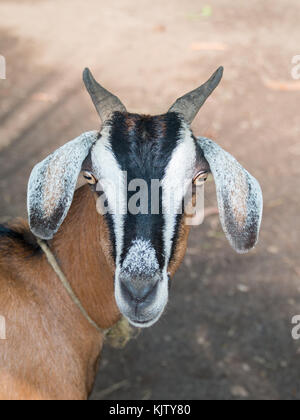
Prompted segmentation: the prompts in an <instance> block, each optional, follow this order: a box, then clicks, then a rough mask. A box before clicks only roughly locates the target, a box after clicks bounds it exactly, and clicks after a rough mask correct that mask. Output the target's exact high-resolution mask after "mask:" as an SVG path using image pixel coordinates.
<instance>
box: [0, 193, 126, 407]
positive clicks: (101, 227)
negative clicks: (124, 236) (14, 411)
mask: <svg viewBox="0 0 300 420" xmlns="http://www.w3.org/2000/svg"><path fill="white" fill-rule="evenodd" d="M107 235H109V233H108V230H107V227H106V225H105V222H104V220H103V218H101V217H100V216H99V214H98V213H97V212H96V209H95V200H94V198H93V195H92V194H91V193H90V191H89V188H88V187H83V188H81V189H79V190H77V192H76V193H75V197H74V201H73V204H72V206H71V209H70V212H69V214H68V217H67V219H66V220H65V222H64V224H63V225H62V227H61V230H60V232H59V233H58V234H57V235H56V236H55V238H54V239H53V240H52V241H51V242H50V246H51V249H52V250H53V251H54V253H55V255H56V257H57V258H58V261H59V263H60V264H61V267H62V269H63V271H64V272H65V273H66V275H67V277H68V280H69V281H70V283H71V285H72V287H73V290H74V291H75V293H76V294H77V296H78V297H79V298H80V300H81V302H82V304H83V305H84V307H85V308H87V310H88V312H89V314H90V316H92V317H93V319H94V320H95V321H96V322H97V323H98V325H100V326H101V327H103V328H109V327H110V326H112V325H113V324H115V323H116V322H117V320H118V319H119V317H120V314H119V311H118V309H117V306H116V304H115V299H114V290H113V275H114V266H113V262H112V263H111V265H109V264H108V263H107V261H109V258H110V257H109V254H110V250H109V243H110V242H109V240H108V236H107ZM0 314H1V316H3V317H4V318H5V320H6V331H7V334H6V335H7V336H6V340H0V399H2V400H3V399H21V400H23V399H34V400H38V399H42V400H44V399H50V400H51V399H86V398H87V397H88V395H89V393H90V392H91V390H92V386H93V383H94V379H95V375H96V372H97V366H98V360H99V356H100V353H101V348H102V344H103V337H101V335H100V334H99V333H98V332H97V331H96V330H95V329H94V328H93V327H92V326H91V325H90V324H89V323H88V322H87V321H86V319H85V318H84V317H83V316H82V314H81V313H80V311H79V310H78V308H77V307H76V305H75V304H74V303H73V302H72V301H71V299H70V297H69V296H68V294H67V293H66V291H65V290H64V288H63V286H62V284H61V283H60V280H59V279H58V277H57V275H56V274H55V273H54V271H53V269H52V268H51V267H50V266H49V264H48V262H47V259H46V257H45V255H44V254H43V253H42V252H41V250H40V249H39V247H38V245H37V244H36V241H35V238H34V236H33V235H32V234H31V233H30V230H29V227H28V225H27V223H25V222H18V223H17V224H16V225H15V226H11V230H10V229H6V230H5V231H4V230H3V229H2V235H1V237H0Z"/></svg>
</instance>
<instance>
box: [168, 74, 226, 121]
mask: <svg viewBox="0 0 300 420" xmlns="http://www.w3.org/2000/svg"><path fill="white" fill-rule="evenodd" d="M223 71H224V68H223V67H219V68H218V70H217V71H216V72H215V73H214V74H213V75H212V76H211V78H210V79H209V80H208V81H207V82H206V83H204V85H202V86H200V87H198V88H197V89H195V90H192V91H191V92H189V93H187V94H186V95H184V96H182V97H181V98H178V99H177V101H176V102H175V103H174V104H173V105H172V106H171V108H170V109H169V111H168V112H178V113H180V114H182V115H183V116H184V119H185V121H186V122H187V123H188V124H191V123H192V121H193V119H194V118H195V116H196V115H197V113H198V111H199V109H200V108H201V106H202V105H203V104H204V102H205V101H206V99H207V98H208V97H209V96H210V94H211V93H212V92H213V91H214V90H215V88H216V87H217V86H218V84H219V83H220V81H221V79H222V76H223Z"/></svg>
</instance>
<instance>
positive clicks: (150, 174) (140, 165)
mask: <svg viewBox="0 0 300 420" xmlns="http://www.w3.org/2000/svg"><path fill="white" fill-rule="evenodd" d="M109 124H110V126H111V136H110V143H111V147H112V151H113V153H114V155H115V157H116V159H117V161H118V162H119V164H120V167H121V170H122V171H126V172H127V176H128V178H127V183H128V184H129V183H130V182H131V181H132V180H133V179H142V180H144V181H146V183H147V185H148V192H149V197H148V214H138V215H132V214H130V213H129V212H128V214H127V215H126V216H125V221H124V229H125V232H124V247H123V254H122V256H121V263H122V262H123V261H124V258H125V256H126V252H127V251H128V249H129V248H130V246H131V244H132V242H133V241H134V240H135V239H141V240H149V241H150V242H151V243H152V245H153V247H154V249H155V250H156V254H157V259H158V262H159V264H160V267H161V268H163V266H164V262H165V261H164V258H165V256H164V243H163V230H164V216H163V214H162V208H161V201H162V200H161V191H160V200H159V202H160V206H159V207H160V208H159V212H158V213H159V214H157V215H155V214H151V180H152V179H155V180H159V181H161V180H162V179H163V177H164V175H165V169H166V167H167V165H168V163H169V162H170V159H171V156H172V153H173V151H174V149H175V148H176V146H177V145H178V142H179V140H180V132H181V126H182V121H181V119H180V117H179V116H178V115H177V114H176V113H168V114H165V115H161V116H154V117H152V116H145V115H137V114H124V113H120V112H116V113H115V114H114V115H113V117H112V119H111V121H110V122H109ZM136 192H137V191H133V192H128V200H130V198H131V197H132V196H133V195H134V194H136Z"/></svg>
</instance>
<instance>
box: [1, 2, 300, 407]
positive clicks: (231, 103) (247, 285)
mask: <svg viewBox="0 0 300 420" xmlns="http://www.w3.org/2000/svg"><path fill="white" fill-rule="evenodd" d="M241 3H243V5H241ZM0 19H1V26H0V55H2V56H4V57H5V58H6V65H7V68H6V74H7V79H6V80H0V97H1V100H0V197H1V201H0V221H1V222H3V221H6V220H7V219H9V218H12V217H15V216H19V215H25V211H26V208H25V202H26V201H25V200H26V183H27V179H28V176H29V173H30V171H31V169H32V167H33V165H34V164H35V163H36V162H37V161H39V160H41V159H42V158H44V157H45V156H46V155H47V154H48V153H50V152H51V151H53V150H54V149H56V148H57V147H58V146H59V145H61V144H63V143H64V142H66V141H67V140H70V139H72V138H74V137H76V136H77V135H78V134H80V133H81V132H83V131H85V130H90V129H94V128H97V127H98V125H99V121H98V118H97V115H96V113H95V112H94V109H93V106H92V104H91V101H90V100H89V98H88V96H87V94H86V92H85V90H84V88H83V86H82V82H81V72H82V70H83V68H84V67H85V66H90V67H91V68H92V69H93V72H94V73H95V75H96V76H97V78H98V79H99V81H100V82H101V83H102V84H103V85H104V86H105V87H107V88H108V89H110V90H111V91H113V92H114V93H116V94H117V95H118V96H119V97H120V98H121V99H122V100H123V102H124V103H125V104H126V105H127V107H128V109H129V110H130V111H135V112H141V113H152V114H157V113H163V112H165V111H166V110H167V109H168V107H169V105H170V104H171V103H172V102H173V101H174V100H175V99H176V97H178V96H180V95H182V94H183V93H185V92H186V91H188V90H189V89H192V88H194V87H196V86H198V85H199V84H201V83H202V82H203V81H205V80H206V79H207V78H208V77H209V76H210V74H211V73H212V72H213V71H214V70H215V69H216V68H217V67H218V66H219V65H224V67H225V74H224V79H223V82H222V83H221V85H220V87H219V88H218V89H217V91H216V92H215V93H214V95H213V96H212V97H211V99H209V101H208V102H207V103H206V105H205V106H204V108H203V110H202V111H201V113H200V114H199V115H198V117H197V119H196V120H195V122H194V124H193V128H194V132H195V134H198V135H200V134H202V135H206V136H210V137H211V138H213V139H214V140H216V141H217V142H218V143H219V144H220V145H221V146H222V147H224V148H226V149H227V150H228V151H230V152H231V153H232V154H234V155H235V157H237V158H238V159H239V160H240V161H241V163H242V164H243V165H244V166H245V167H246V168H247V169H248V170H249V171H250V172H251V173H252V174H253V175H255V176H256V177H257V178H258V179H259V180H260V182H261V185H262V188H263V192H264V199H265V210H264V219H263V226H262V232H261V240H260V244H259V246H258V247H257V248H256V249H255V250H254V251H252V252H251V253H249V254H247V255H237V254H235V253H234V251H233V250H232V249H231V248H230V246H229V244H228V243H227V241H226V239H225V237H224V235H223V233H222V231H221V227H220V224H219V221H218V217H217V216H216V215H213V216H210V217H208V218H206V219H205V222H204V224H203V225H202V226H200V227H198V228H194V229H193V231H192V234H191V238H190V243H189V250H188V253H187V256H186V259H185V261H184V264H183V266H182V267H181V269H180V271H179V272H178V274H177V276H176V279H175V281H174V284H173V288H172V290H171V297H170V303H169V305H168V308H167V311H166V313H165V315H164V316H163V317H162V319H161V320H160V321H159V322H158V324H157V325H155V326H154V327H152V328H151V329H148V330H144V331H143V332H142V334H141V335H140V336H139V337H138V338H137V339H136V340H134V341H132V342H131V343H130V344H129V345H128V346H127V347H126V348H125V349H124V350H122V351H120V350H112V349H110V348H105V350H104V352H103V357H102V364H101V370H100V372H99V375H98V378H97V383H96V387H95V391H94V394H93V396H92V398H93V399H103V398H105V399H107V398H108V399H299V398H300V379H299V370H300V341H294V340H293V339H292V336H291V329H292V324H291V319H292V317H293V316H294V315H297V314H300V261H299V234H300V232H299V231H300V220H299V218H300V211H299V201H300V198H299V176H300V165H299V159H300V144H299V134H300V124H299V98H300V81H299V80H294V79H293V78H292V75H291V71H292V67H293V65H292V58H293V57H294V56H296V55H300V44H299V41H300V25H299V19H300V4H299V1H298V0H289V2H288V4H287V2H286V0H265V1H264V2H262V1H259V0H252V1H251V2H228V1H225V0H209V1H207V4H205V3H202V2H199V1H197V0H189V1H184V2H183V1H181V0H151V1H149V0H148V1H147V0H139V1H138V2H136V1H133V0H110V1H109V2H106V1H104V0H85V1H83V0H72V1H68V0H60V1H53V0H35V1H33V0H18V1H15V0H9V1H5V0H0ZM206 204H207V206H208V207H214V206H216V199H215V192H214V184H213V182H210V183H209V184H208V186H207V188H206ZM0 310H1V308H0ZM74 327H75V328H76V326H74Z"/></svg>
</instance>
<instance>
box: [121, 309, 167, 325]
mask: <svg viewBox="0 0 300 420" xmlns="http://www.w3.org/2000/svg"><path fill="white" fill-rule="evenodd" d="M161 315H162V312H161V313H160V314H158V315H157V316H156V317H154V318H151V319H146V320H138V319H130V318H127V319H128V321H129V322H130V324H131V325H132V326H134V327H136V328H148V327H151V326H152V325H154V324H155V323H156V322H157V321H158V320H159V318H160V317H161Z"/></svg>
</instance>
